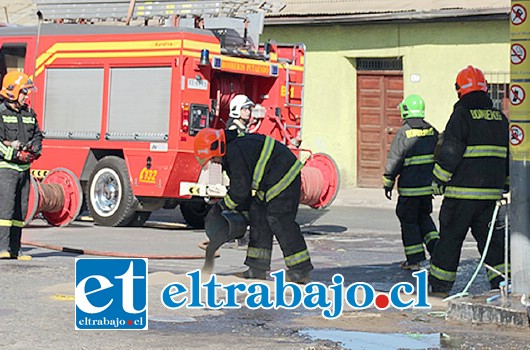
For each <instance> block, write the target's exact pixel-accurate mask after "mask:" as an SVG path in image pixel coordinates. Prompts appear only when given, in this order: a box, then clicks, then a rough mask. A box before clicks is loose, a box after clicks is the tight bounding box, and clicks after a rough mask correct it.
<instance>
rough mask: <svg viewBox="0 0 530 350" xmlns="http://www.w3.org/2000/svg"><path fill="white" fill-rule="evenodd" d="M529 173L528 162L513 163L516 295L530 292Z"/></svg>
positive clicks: (513, 260)
mask: <svg viewBox="0 0 530 350" xmlns="http://www.w3.org/2000/svg"><path fill="white" fill-rule="evenodd" d="M529 136H530V135H529ZM529 172H530V167H528V164H527V162H526V161H515V160H512V161H511V174H510V179H511V194H512V203H511V204H510V222H511V226H510V246H511V261H512V263H511V269H512V286H513V291H514V292H515V293H528V292H529V291H530V207H529V205H528V203H529V198H530V191H529V187H530V176H529Z"/></svg>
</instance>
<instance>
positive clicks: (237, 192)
mask: <svg viewBox="0 0 530 350" xmlns="http://www.w3.org/2000/svg"><path fill="white" fill-rule="evenodd" d="M225 140H226V142H225ZM195 155H196V157H197V159H198V161H199V163H201V164H203V165H204V164H205V163H206V162H208V160H210V159H212V161H213V162H217V163H222V165H223V168H224V169H225V170H226V172H227V174H228V176H229V178H230V188H229V189H228V193H227V195H226V196H225V197H224V198H223V199H221V200H220V201H219V202H218V203H217V204H216V205H219V206H220V207H221V209H223V210H237V211H241V210H242V209H241V208H243V210H244V209H245V208H246V207H247V206H250V211H249V221H250V237H249V238H250V241H249V244H248V248H247V257H246V260H245V265H247V266H249V269H248V270H247V271H245V272H243V273H241V274H238V276H240V277H244V278H256V279H265V278H266V272H267V271H268V270H270V264H271V254H272V240H273V236H275V237H276V239H277V241H278V243H279V244H280V248H281V249H282V252H283V256H284V262H285V264H286V266H287V268H288V271H287V277H288V279H289V280H290V281H292V282H296V283H308V282H309V281H310V274H309V273H310V271H311V270H312V269H313V265H312V264H311V260H310V257H309V251H308V250H307V245H306V242H305V240H304V237H303V236H302V233H301V231H300V226H299V225H298V224H297V223H296V221H295V218H296V213H297V211H298V205H299V202H300V188H301V177H300V171H301V169H302V166H303V165H302V163H301V162H300V161H299V160H298V159H297V158H296V156H295V155H294V154H293V153H292V152H291V151H290V150H289V149H288V148H287V147H286V146H285V145H283V144H282V143H280V142H278V141H276V140H274V139H273V138H271V137H269V136H265V135H260V134H247V135H244V134H238V133H237V131H236V130H228V131H226V132H225V131H223V130H216V129H203V130H201V131H199V133H198V134H197V136H196V138H195Z"/></svg>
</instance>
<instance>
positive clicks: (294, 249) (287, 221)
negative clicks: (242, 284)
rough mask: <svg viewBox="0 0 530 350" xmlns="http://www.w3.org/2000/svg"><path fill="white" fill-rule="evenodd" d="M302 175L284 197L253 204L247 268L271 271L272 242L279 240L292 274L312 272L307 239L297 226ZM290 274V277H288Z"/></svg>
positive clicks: (283, 193)
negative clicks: (274, 239)
mask: <svg viewBox="0 0 530 350" xmlns="http://www.w3.org/2000/svg"><path fill="white" fill-rule="evenodd" d="M300 185H301V178H300V175H298V176H297V177H296V179H295V180H294V181H293V182H292V183H291V184H290V185H289V187H287V188H286V189H285V190H284V191H283V192H282V193H280V194H279V195H278V196H277V197H275V198H274V199H272V200H271V201H269V202H267V203H266V202H263V201H260V200H259V199H258V198H257V196H255V197H253V199H252V203H251V204H250V211H249V216H250V237H249V238H250V241H249V244H248V249H247V257H246V260H245V265H247V266H249V267H252V268H256V269H259V270H264V271H268V270H270V267H271V256H272V241H273V237H276V239H277V241H278V243H279V245H280V248H281V250H282V252H283V257H284V261H285V265H286V266H287V268H288V269H289V271H293V272H302V273H303V272H309V271H311V270H312V269H313V265H312V264H311V259H310V257H309V251H308V250H307V245H306V242H305V239H304V237H303V235H302V232H301V231H300V226H299V225H298V223H297V222H296V220H295V219H296V213H297V211H298V205H299V203H300ZM289 271H288V273H289Z"/></svg>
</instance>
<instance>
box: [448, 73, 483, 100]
mask: <svg viewBox="0 0 530 350" xmlns="http://www.w3.org/2000/svg"><path fill="white" fill-rule="evenodd" d="M455 87H456V92H457V93H458V97H462V96H464V95H465V94H467V93H470V92H471V91H484V92H486V91H488V85H487V83H486V78H484V73H482V71H481V70H480V69H478V68H475V67H473V66H467V67H466V68H465V69H462V70H461V71H460V73H458V75H457V76H456V84H455Z"/></svg>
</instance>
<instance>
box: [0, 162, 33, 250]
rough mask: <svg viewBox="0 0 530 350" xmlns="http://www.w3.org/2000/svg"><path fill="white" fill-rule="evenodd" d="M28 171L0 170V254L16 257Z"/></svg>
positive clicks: (20, 234) (22, 223) (28, 176)
mask: <svg viewBox="0 0 530 350" xmlns="http://www.w3.org/2000/svg"><path fill="white" fill-rule="evenodd" d="M29 187H30V174H29V170H26V171H18V170H14V169H9V168H0V252H2V251H9V252H10V253H11V256H18V255H19V251H20V239H21V238H22V227H23V226H24V219H25V218H26V213H27V211H28V197H29Z"/></svg>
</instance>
